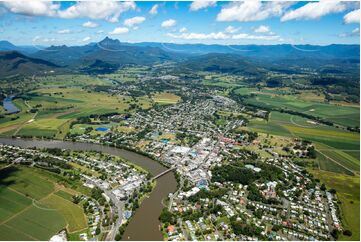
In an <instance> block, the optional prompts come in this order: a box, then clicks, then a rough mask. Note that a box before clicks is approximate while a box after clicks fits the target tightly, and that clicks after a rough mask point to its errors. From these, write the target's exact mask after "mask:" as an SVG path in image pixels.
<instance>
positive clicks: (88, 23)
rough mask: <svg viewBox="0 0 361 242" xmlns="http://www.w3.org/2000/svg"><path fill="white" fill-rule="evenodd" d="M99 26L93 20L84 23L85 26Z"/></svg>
mask: <svg viewBox="0 0 361 242" xmlns="http://www.w3.org/2000/svg"><path fill="white" fill-rule="evenodd" d="M98 26H99V24H97V23H94V22H92V21H88V22H85V23H83V27H85V28H96V27H98Z"/></svg>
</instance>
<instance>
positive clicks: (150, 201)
mask: <svg viewBox="0 0 361 242" xmlns="http://www.w3.org/2000/svg"><path fill="white" fill-rule="evenodd" d="M0 143H1V144H7V145H14V146H19V147H23V148H29V147H36V148H60V149H68V150H81V151H90V150H94V151H100V152H104V153H107V154H110V155H116V156H119V157H121V158H123V159H126V160H129V161H130V162H132V163H134V164H136V165H139V166H141V167H143V168H144V169H146V170H147V171H149V172H150V173H151V174H152V175H153V176H155V175H157V174H159V173H161V172H162V171H165V170H166V169H167V168H166V167H164V166H162V165H161V164H159V163H158V162H156V161H154V160H152V159H150V158H148V157H145V156H143V155H140V154H137V153H135V152H131V151H128V150H124V149H119V148H115V147H110V146H104V145H98V144H91V143H81V142H70V141H58V140H33V139H12V138H0ZM176 187H177V182H176V179H175V177H174V174H173V173H172V172H169V173H167V174H165V175H164V176H162V177H160V178H158V179H157V185H156V186H155V188H154V189H153V191H152V192H151V194H150V195H149V197H148V198H146V199H144V201H143V202H142V204H141V205H140V207H139V208H138V209H137V210H136V212H135V214H134V215H133V218H132V219H131V220H130V223H129V224H128V226H127V228H126V230H125V232H124V235H123V240H163V237H162V234H161V232H160V231H159V225H160V223H159V221H158V217H159V215H160V213H161V210H162V208H163V205H162V204H161V201H162V199H163V198H165V197H167V196H168V194H169V193H171V192H174V191H175V190H176Z"/></svg>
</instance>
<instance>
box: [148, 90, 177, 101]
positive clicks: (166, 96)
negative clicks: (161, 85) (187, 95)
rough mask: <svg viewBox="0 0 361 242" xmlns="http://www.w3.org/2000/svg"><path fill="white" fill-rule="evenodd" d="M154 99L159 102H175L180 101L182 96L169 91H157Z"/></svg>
mask: <svg viewBox="0 0 361 242" xmlns="http://www.w3.org/2000/svg"><path fill="white" fill-rule="evenodd" d="M152 99H153V101H154V102H156V103H159V104H175V103H177V102H179V101H180V99H181V98H180V97H179V96H177V95H175V94H173V93H169V92H162V93H156V94H154V95H153V97H152Z"/></svg>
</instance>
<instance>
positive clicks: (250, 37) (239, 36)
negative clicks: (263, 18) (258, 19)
mask: <svg viewBox="0 0 361 242" xmlns="http://www.w3.org/2000/svg"><path fill="white" fill-rule="evenodd" d="M232 39H247V40H271V41H275V40H277V41H281V40H282V38H281V37H280V36H278V35H252V34H246V33H241V34H237V35H233V36H232Z"/></svg>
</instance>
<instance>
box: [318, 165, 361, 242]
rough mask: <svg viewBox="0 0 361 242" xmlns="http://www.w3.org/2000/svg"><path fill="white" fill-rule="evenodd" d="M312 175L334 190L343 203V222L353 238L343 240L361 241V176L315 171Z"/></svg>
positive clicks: (342, 238) (342, 237) (341, 206)
mask: <svg viewBox="0 0 361 242" xmlns="http://www.w3.org/2000/svg"><path fill="white" fill-rule="evenodd" d="M312 173H313V174H314V176H315V177H316V178H319V179H320V180H321V181H322V182H324V183H325V184H326V186H327V187H328V188H334V189H336V191H337V196H338V198H339V200H340V201H341V204H340V208H341V214H342V222H343V226H344V227H345V229H350V230H351V232H352V236H351V237H347V236H343V235H342V236H341V240H356V241H359V240H360V176H346V175H342V174H336V173H332V172H325V171H320V170H313V171H312Z"/></svg>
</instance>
